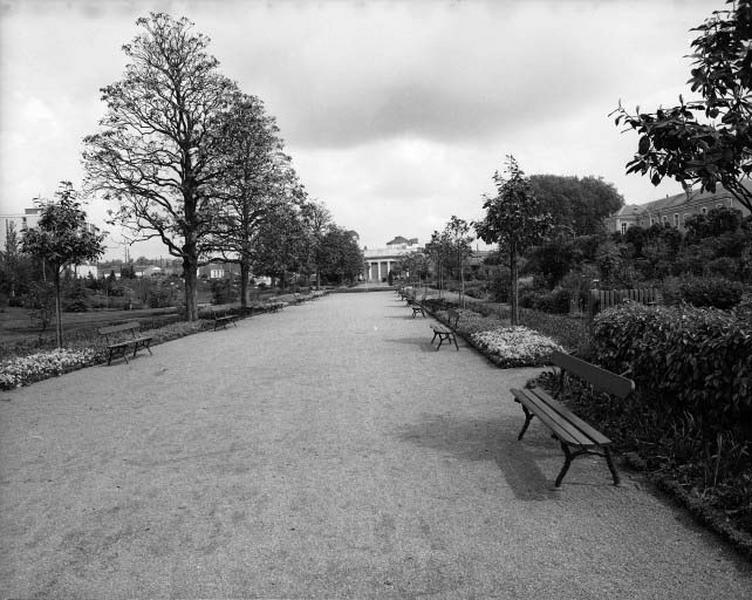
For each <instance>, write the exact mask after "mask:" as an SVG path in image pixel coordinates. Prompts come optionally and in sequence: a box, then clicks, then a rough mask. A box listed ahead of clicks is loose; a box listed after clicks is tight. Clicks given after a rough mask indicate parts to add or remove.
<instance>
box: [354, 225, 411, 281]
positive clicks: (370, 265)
mask: <svg viewBox="0 0 752 600" xmlns="http://www.w3.org/2000/svg"><path fill="white" fill-rule="evenodd" d="M419 250H423V248H422V247H420V246H419V245H418V238H412V239H406V238H403V237H402V236H399V235H398V236H397V237H395V238H394V239H393V240H392V241H390V242H387V243H386V247H385V248H363V256H364V258H365V280H366V281H367V282H368V283H381V282H384V281H387V278H388V277H389V271H391V270H392V266H393V265H394V264H395V263H397V262H399V261H400V259H401V258H402V257H403V256H405V255H406V254H410V253H411V252H416V251H419Z"/></svg>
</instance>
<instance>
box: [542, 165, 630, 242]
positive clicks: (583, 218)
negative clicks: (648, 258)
mask: <svg viewBox="0 0 752 600" xmlns="http://www.w3.org/2000/svg"><path fill="white" fill-rule="evenodd" d="M530 185H531V187H532V188H533V192H534V193H535V195H536V197H537V198H538V199H539V201H540V203H541V206H542V207H543V210H545V211H547V212H549V213H550V214H551V217H552V219H553V227H554V229H556V230H562V233H566V234H568V235H569V237H570V238H572V237H576V236H580V235H591V234H595V233H600V232H602V231H603V229H604V225H603V219H605V218H606V217H608V216H609V215H611V214H613V213H615V212H616V211H617V210H619V209H620V208H621V207H622V206H624V198H623V197H622V195H621V194H620V193H619V192H617V191H616V188H615V187H614V185H613V184H611V183H607V182H605V181H604V180H603V179H602V178H600V177H592V176H588V177H583V178H582V179H580V178H579V177H562V176H560V175H531V176H530Z"/></svg>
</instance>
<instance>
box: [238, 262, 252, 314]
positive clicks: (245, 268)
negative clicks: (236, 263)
mask: <svg viewBox="0 0 752 600" xmlns="http://www.w3.org/2000/svg"><path fill="white" fill-rule="evenodd" d="M250 272H251V267H250V265H249V264H248V260H247V259H245V258H242V259H241V260H240V308H241V309H242V311H243V312H245V309H246V308H248V276H249V275H250Z"/></svg>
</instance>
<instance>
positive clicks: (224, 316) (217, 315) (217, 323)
mask: <svg viewBox="0 0 752 600" xmlns="http://www.w3.org/2000/svg"><path fill="white" fill-rule="evenodd" d="M211 318H212V319H213V320H214V331H217V329H219V328H220V327H221V328H222V329H226V328H227V325H229V324H230V323H232V324H233V325H235V327H237V326H238V324H237V320H238V315H236V314H232V313H231V312H230V311H229V310H214V309H212V313H211Z"/></svg>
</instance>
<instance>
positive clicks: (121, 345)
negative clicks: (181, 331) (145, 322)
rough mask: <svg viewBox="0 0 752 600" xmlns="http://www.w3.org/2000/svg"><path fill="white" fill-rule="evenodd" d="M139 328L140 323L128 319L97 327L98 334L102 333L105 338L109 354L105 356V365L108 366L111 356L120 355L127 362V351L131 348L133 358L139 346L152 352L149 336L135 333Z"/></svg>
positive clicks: (117, 356) (116, 356)
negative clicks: (125, 321)
mask: <svg viewBox="0 0 752 600" xmlns="http://www.w3.org/2000/svg"><path fill="white" fill-rule="evenodd" d="M140 329H141V324H140V323H139V322H138V321H129V322H127V323H122V324H120V325H110V326H109V327H100V328H99V329H97V332H98V333H99V335H103V336H104V338H105V340H107V349H108V350H109V356H108V357H107V365H108V366H109V365H110V363H111V362H112V359H113V358H119V357H122V358H124V359H125V362H126V363H128V356H127V354H128V351H129V350H130V349H131V348H132V349H133V358H135V357H136V352H138V350H139V349H140V348H145V349H146V350H148V351H149V354H152V351H151V348H150V347H149V346H150V345H151V339H152V338H151V336H139V335H137V333H138V332H139V330H140Z"/></svg>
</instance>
